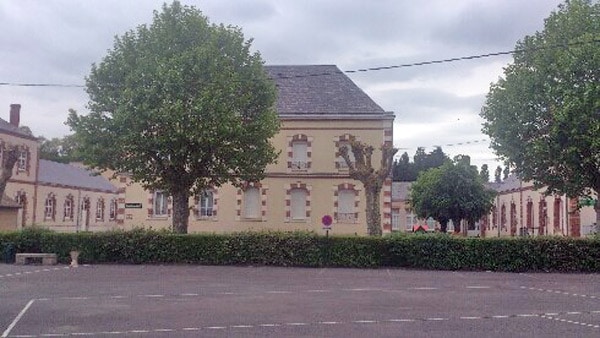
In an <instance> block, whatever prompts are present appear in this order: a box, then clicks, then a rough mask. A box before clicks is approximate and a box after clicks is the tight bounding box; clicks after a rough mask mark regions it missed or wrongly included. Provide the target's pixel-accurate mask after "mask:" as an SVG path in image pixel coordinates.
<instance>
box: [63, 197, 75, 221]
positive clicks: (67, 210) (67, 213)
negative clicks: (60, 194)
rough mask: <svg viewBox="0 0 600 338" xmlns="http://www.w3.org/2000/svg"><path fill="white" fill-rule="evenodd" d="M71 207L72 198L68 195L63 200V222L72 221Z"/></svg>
mask: <svg viewBox="0 0 600 338" xmlns="http://www.w3.org/2000/svg"><path fill="white" fill-rule="evenodd" d="M73 205H74V203H73V196H72V195H71V194H69V195H67V198H65V204H64V206H63V221H72V220H73V214H74V212H73Z"/></svg>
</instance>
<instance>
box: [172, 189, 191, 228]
mask: <svg viewBox="0 0 600 338" xmlns="http://www.w3.org/2000/svg"><path fill="white" fill-rule="evenodd" d="M188 205H189V196H188V193H187V190H184V189H181V190H179V191H177V192H174V193H173V231H174V232H176V233H178V234H187V230H188V220H189V216H190V209H189V208H188Z"/></svg>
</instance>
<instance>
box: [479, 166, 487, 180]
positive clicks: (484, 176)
mask: <svg viewBox="0 0 600 338" xmlns="http://www.w3.org/2000/svg"><path fill="white" fill-rule="evenodd" d="M479 177H481V180H482V181H483V182H489V181H490V170H489V169H488V165H487V164H482V165H481V171H479Z"/></svg>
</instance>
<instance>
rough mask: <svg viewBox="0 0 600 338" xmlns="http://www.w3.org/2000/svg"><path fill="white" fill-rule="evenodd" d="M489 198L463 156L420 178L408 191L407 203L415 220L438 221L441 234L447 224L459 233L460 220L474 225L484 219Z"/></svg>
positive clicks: (489, 204) (477, 176)
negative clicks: (449, 222)
mask: <svg viewBox="0 0 600 338" xmlns="http://www.w3.org/2000/svg"><path fill="white" fill-rule="evenodd" d="M493 198H494V192H493V191H492V190H489V189H487V188H485V186H484V184H483V181H482V180H481V177H480V176H479V173H478V172H477V169H476V168H475V167H474V166H471V165H470V161H469V160H468V157H465V156H463V157H460V158H456V161H455V162H454V163H453V162H451V161H447V162H446V163H444V165H442V166H441V167H439V168H433V169H429V170H427V171H425V172H423V173H422V174H420V175H419V178H418V179H417V181H416V182H415V183H413V184H412V185H411V187H410V197H409V200H410V202H409V203H410V206H411V208H412V209H413V211H414V212H415V214H416V215H417V216H419V217H421V218H429V217H431V218H433V219H435V220H436V221H438V222H439V223H440V225H441V231H442V232H446V229H447V225H448V221H450V220H452V221H453V223H454V227H455V228H454V229H455V231H456V232H459V231H460V222H461V221H462V220H466V221H469V222H474V221H477V220H479V219H480V218H481V217H483V216H485V215H487V214H488V213H489V211H490V209H491V208H492V205H493V204H492V201H493Z"/></svg>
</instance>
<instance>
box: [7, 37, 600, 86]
mask: <svg viewBox="0 0 600 338" xmlns="http://www.w3.org/2000/svg"><path fill="white" fill-rule="evenodd" d="M592 43H600V38H598V39H592V40H587V41H577V42H570V43H564V44H556V45H549V46H541V47H536V48H529V49H514V50H510V51H502V52H493V53H486V54H477V55H468V56H459V57H453V58H449V59H439V60H428V61H419V62H412V63H404V64H399V65H390V66H379V67H369V68H360V69H354V70H345V71H337V72H322V73H313V74H297V75H281V74H278V75H277V76H273V77H272V78H273V79H297V78H305V77H317V76H331V75H338V74H344V73H346V74H354V73H366V72H372V71H380V70H392V69H401V68H409V67H419V66H429V65H435V64H443V63H450V62H458V61H468V60H477V59H485V58H490V57H495V56H503V55H513V54H518V53H524V52H527V51H540V50H547V49H558V48H562V49H568V48H569V47H573V46H581V45H587V44H592ZM0 86H9V87H63V88H83V87H85V86H84V85H78V84H60V83H19V82H0Z"/></svg>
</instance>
